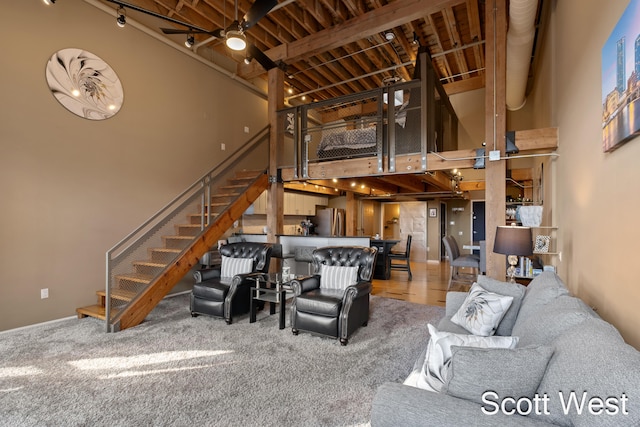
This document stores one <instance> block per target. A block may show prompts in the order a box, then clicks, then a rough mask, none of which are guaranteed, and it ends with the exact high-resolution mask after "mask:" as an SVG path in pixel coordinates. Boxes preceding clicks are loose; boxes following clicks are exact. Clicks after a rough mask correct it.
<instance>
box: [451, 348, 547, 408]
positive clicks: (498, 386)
mask: <svg viewBox="0 0 640 427" xmlns="http://www.w3.org/2000/svg"><path fill="white" fill-rule="evenodd" d="M552 354H553V348H552V347H549V346H538V347H523V348H515V349H508V348H470V347H455V346H454V347H452V352H451V363H450V367H449V372H448V374H449V376H448V379H447V381H446V382H445V384H444V386H443V387H442V392H444V393H447V394H450V395H452V396H455V397H459V398H461V399H467V400H471V401H474V402H476V403H479V404H483V403H484V402H483V401H482V397H483V394H484V393H485V392H487V391H491V392H493V393H495V394H496V396H497V397H498V398H499V399H502V398H505V397H512V398H514V399H516V400H517V399H518V398H520V397H528V398H530V399H532V398H533V397H534V395H535V393H536V390H537V389H538V386H539V385H540V381H541V380H542V377H543V375H544V372H545V370H546V369H547V364H548V363H549V359H550V358H551V355H552ZM492 399H494V400H495V399H497V398H496V397H492ZM511 409H513V406H512V407H509V406H507V410H511Z"/></svg>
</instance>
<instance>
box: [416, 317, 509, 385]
mask: <svg viewBox="0 0 640 427" xmlns="http://www.w3.org/2000/svg"><path fill="white" fill-rule="evenodd" d="M427 327H428V329H429V334H430V335H431V338H430V339H429V343H428V344H427V352H426V355H425V360H424V364H423V366H422V370H421V372H420V375H419V376H418V377H417V378H416V382H415V384H408V385H414V386H415V387H418V388H423V389H425V390H431V391H440V389H441V388H442V386H443V385H444V382H445V380H446V376H447V370H448V368H449V362H450V359H451V347H452V346H465V347H483V348H514V347H515V346H516V344H517V343H518V338H516V337H483V336H477V335H464V334H462V335H461V334H451V333H449V332H439V331H438V330H437V329H436V328H435V327H434V326H433V325H431V324H429V325H427Z"/></svg>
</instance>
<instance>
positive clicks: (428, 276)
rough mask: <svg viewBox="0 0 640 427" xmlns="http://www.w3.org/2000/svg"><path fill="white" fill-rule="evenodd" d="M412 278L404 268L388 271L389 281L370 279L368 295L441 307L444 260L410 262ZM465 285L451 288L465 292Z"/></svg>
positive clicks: (444, 285) (446, 271) (445, 274)
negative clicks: (408, 276) (408, 278)
mask: <svg viewBox="0 0 640 427" xmlns="http://www.w3.org/2000/svg"><path fill="white" fill-rule="evenodd" d="M411 272H412V273H413V280H412V281H409V280H407V273H406V272H405V271H397V270H392V271H391V279H389V280H377V279H374V280H373V282H372V283H373V291H372V292H371V294H372V295H378V296H382V297H387V298H395V299H399V300H403V301H410V302H415V303H419V304H425V305H437V306H441V307H444V305H445V302H446V296H447V285H448V283H449V263H448V262H439V263H436V262H412V263H411ZM469 285H470V283H469V284H465V283H455V282H454V283H453V284H452V286H451V290H453V291H467V290H468V289H469Z"/></svg>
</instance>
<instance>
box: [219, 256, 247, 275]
mask: <svg viewBox="0 0 640 427" xmlns="http://www.w3.org/2000/svg"><path fill="white" fill-rule="evenodd" d="M252 271H253V258H231V257H227V256H224V255H223V256H222V268H221V270H220V277H224V278H231V277H234V276H235V275H237V274H246V273H251V272H252Z"/></svg>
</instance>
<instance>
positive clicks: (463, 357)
mask: <svg viewBox="0 0 640 427" xmlns="http://www.w3.org/2000/svg"><path fill="white" fill-rule="evenodd" d="M478 284H480V285H481V286H482V287H483V288H485V289H486V290H488V291H490V292H495V293H500V294H502V295H505V294H508V295H512V296H514V299H513V303H512V305H511V307H510V308H509V310H508V311H507V312H506V314H505V316H504V318H503V319H502V321H501V323H500V325H499V327H498V329H497V332H496V335H511V336H517V337H519V342H518V344H517V346H516V348H515V349H511V350H506V349H499V350H495V349H471V348H469V347H451V348H452V350H453V356H452V357H451V364H450V376H449V377H448V379H447V382H446V383H445V384H444V386H443V389H442V390H441V391H440V392H439V393H436V392H433V391H427V390H423V389H420V388H416V387H412V386H409V385H404V384H401V383H385V384H383V385H382V386H381V387H380V388H379V389H378V391H377V393H376V395H375V397H374V400H373V403H372V412H371V425H372V426H373V427H378V426H463V425H473V426H500V427H504V426H544V425H560V426H612V427H613V426H615V427H620V426H638V425H640V352H638V351H637V350H635V349H634V348H633V347H631V346H629V345H627V344H625V342H624V340H623V339H622V337H621V336H620V334H619V333H618V331H617V330H616V329H615V328H614V327H613V326H612V325H611V324H609V323H607V322H605V321H604V320H602V319H601V318H600V317H599V316H598V315H597V314H596V313H595V312H594V311H593V310H591V308H589V307H588V306H587V305H586V304H585V303H584V302H582V301H581V300H580V299H578V298H575V297H573V296H571V295H570V294H569V291H568V290H567V288H566V286H565V285H564V283H563V282H562V281H561V280H560V278H559V277H558V276H557V275H555V274H554V273H551V272H544V273H542V274H541V275H540V276H538V277H536V278H535V279H534V280H533V281H532V282H531V283H530V284H529V286H528V287H526V288H525V287H522V286H520V285H509V284H505V283H502V282H498V281H495V280H492V279H488V278H486V277H485V276H480V277H479V279H478ZM465 298H466V293H462V292H449V293H448V295H447V304H446V315H445V317H444V318H443V319H442V320H441V321H440V323H439V324H438V325H437V329H438V331H445V332H452V333H456V334H468V333H469V332H467V331H466V330H465V329H464V328H462V327H460V326H458V325H457V324H454V323H453V322H451V317H452V316H453V314H454V313H455V312H456V311H457V310H458V308H459V307H460V306H461V305H462V304H463V301H464V299H465ZM425 352H426V349H425V351H423V353H422V354H421V355H420V356H419V357H418V360H417V361H416V363H415V365H414V372H413V374H415V373H416V372H419V371H420V370H421V369H422V366H423V363H424V358H425ZM510 398H512V399H510Z"/></svg>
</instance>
